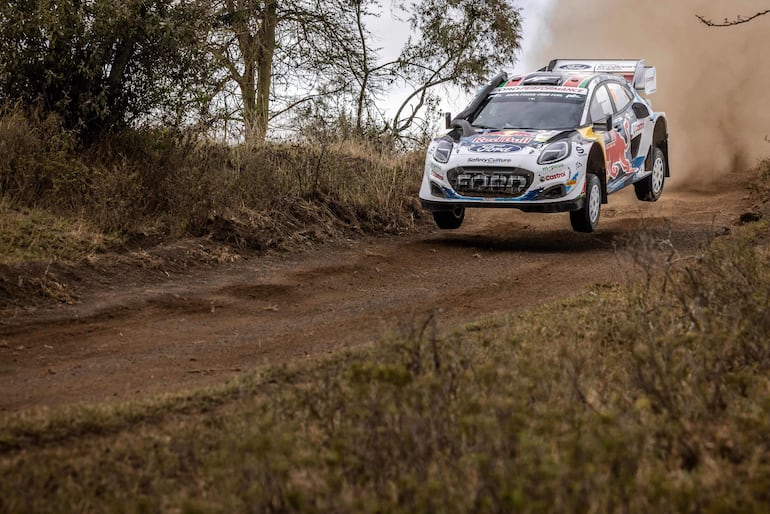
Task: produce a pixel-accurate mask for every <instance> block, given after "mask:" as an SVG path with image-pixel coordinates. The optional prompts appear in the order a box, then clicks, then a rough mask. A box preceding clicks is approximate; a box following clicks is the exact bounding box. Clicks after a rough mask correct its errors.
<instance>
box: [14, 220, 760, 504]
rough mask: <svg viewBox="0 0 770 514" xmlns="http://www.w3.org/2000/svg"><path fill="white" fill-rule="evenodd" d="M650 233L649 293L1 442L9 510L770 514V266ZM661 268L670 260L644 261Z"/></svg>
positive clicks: (348, 357) (565, 304) (46, 422)
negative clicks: (688, 250) (681, 250)
mask: <svg viewBox="0 0 770 514" xmlns="http://www.w3.org/2000/svg"><path fill="white" fill-rule="evenodd" d="M766 232H767V225H766V224H764V223H756V224H752V225H751V226H749V227H746V228H744V229H742V230H741V231H740V234H739V235H738V236H736V237H731V238H721V239H719V240H717V241H715V242H714V243H713V244H712V246H711V247H710V248H709V249H707V250H706V251H705V252H704V253H703V254H701V255H696V256H681V255H678V254H677V253H676V251H675V249H673V248H671V246H670V244H669V243H668V242H667V241H666V240H665V239H664V240H656V239H652V238H649V237H643V238H640V240H639V241H637V242H636V243H635V244H634V246H633V249H632V250H633V251H632V252H629V255H633V256H635V257H636V258H637V259H638V261H639V263H640V265H639V266H638V267H637V268H636V275H635V276H637V277H640V278H641V280H639V281H638V282H636V283H635V284H634V285H631V286H629V287H620V286H615V287H607V286H603V287H598V286H597V287H596V288H594V289H593V290H592V291H590V292H589V293H588V294H586V295H583V296H580V297H576V298H573V299H569V300H564V301H559V302H556V303H552V304H549V305H545V306H542V307H540V308H537V309H534V310H532V311H529V312H525V313H521V314H516V315H508V316H504V317H500V318H493V319H487V320H481V321H479V322H478V323H474V324H471V325H468V326H467V327H465V328H464V329H463V330H460V331H458V332H456V333H454V334H447V335H443V334H441V333H440V332H439V330H438V327H437V323H436V319H435V318H434V317H432V316H431V317H428V318H427V319H424V320H416V321H412V322H408V323H404V325H403V327H402V328H401V329H400V330H398V331H397V335H394V336H393V337H392V338H391V339H389V340H387V341H384V342H383V344H381V345H380V346H378V347H376V348H373V349H370V350H368V351H358V352H355V353H347V354H342V355H336V356H334V357H332V358H331V359H329V360H327V361H324V362H321V363H318V364H315V365H304V366H302V367H298V368H292V369H286V368H279V369H273V370H268V371H265V372H264V373H263V374H262V375H260V376H255V377H248V376H245V377H244V378H243V379H242V380H241V381H239V382H237V383H233V384H231V385H229V386H227V387H223V388H220V389H218V390H209V391H207V392H201V393H195V394H192V395H190V396H186V397H176V398H165V399H159V400H158V401H156V402H151V403H147V404H132V405H127V406H124V407H120V408H110V409H107V408H95V409H82V408H81V409H77V410H70V411H59V412H54V413H46V412H43V413H38V414H35V415H29V416H26V417H23V418H16V419H7V420H5V421H4V423H3V426H2V428H1V429H0V434H2V435H1V436H0V441H2V448H3V449H2V456H1V457H0V510H2V511H4V512H17V511H46V512H71V511H73V510H78V511H85V512H156V511H173V512H189V513H193V512H383V511H387V512H514V511H515V512H543V511H548V512H570V513H572V512H765V511H766V509H767V505H768V502H770V438H768V434H770V402H768V400H767V399H768V397H770V350H768V347H767V344H766V337H767V334H768V333H770V315H769V314H768V306H769V304H770V266H769V265H768V264H770V263H769V262H768V252H767V251H766V249H764V248H763V247H761V246H756V244H757V242H758V241H760V240H761V238H762V237H763V236H764V234H765V233H766ZM650 262H655V263H658V264H657V265H656V266H650V265H649V263H650Z"/></svg>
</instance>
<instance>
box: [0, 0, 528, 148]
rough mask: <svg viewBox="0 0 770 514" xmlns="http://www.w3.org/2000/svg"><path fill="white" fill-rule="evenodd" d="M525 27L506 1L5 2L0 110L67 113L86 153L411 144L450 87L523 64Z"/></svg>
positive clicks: (0, 22)
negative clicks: (163, 143)
mask: <svg viewBox="0 0 770 514" xmlns="http://www.w3.org/2000/svg"><path fill="white" fill-rule="evenodd" d="M383 10H389V11H390V12H391V13H392V14H393V15H394V16H398V17H400V18H401V19H403V20H404V21H405V23H406V25H408V29H409V37H408V39H407V41H406V43H405V45H404V47H403V49H402V51H401V53H400V54H399V55H398V56H397V57H395V58H393V59H391V60H389V61H388V60H385V59H382V58H381V56H380V50H381V49H379V48H378V47H377V45H376V42H375V37H374V36H373V35H372V33H371V32H370V30H369V28H368V25H369V23H370V22H371V21H372V20H374V18H375V17H376V16H379V15H382V13H383ZM520 21H521V20H520V13H519V10H518V9H517V8H515V7H513V6H512V5H511V4H510V3H509V2H508V1H506V0H415V1H404V2H401V3H391V4H390V5H387V6H383V5H381V4H380V3H379V2H378V1H377V0H327V1H324V0H184V1H180V0H127V1H125V2H115V1H113V0H62V1H57V0H7V1H6V2H3V3H2V5H0V105H5V106H14V107H17V108H18V107H22V108H25V109H37V110H40V111H42V112H43V113H45V114H55V115H57V116H60V118H61V120H62V123H63V125H64V126H65V127H66V129H67V130H70V131H72V133H73V134H75V135H76V136H77V138H78V140H79V141H81V142H82V143H85V144H88V143H89V142H92V141H95V140H97V139H98V138H100V137H101V136H103V135H104V134H105V133H108V132H113V131H116V130H120V129H123V128H128V127H138V126H145V125H152V126H163V127H181V126H192V125H197V126H199V127H202V128H203V129H204V130H206V131H208V132H209V133H210V134H212V135H218V136H221V137H225V138H226V139H228V140H230V141H238V140H242V139H243V138H248V139H257V140H261V139H264V138H266V137H268V138H272V137H275V136H276V135H280V136H286V135H291V134H292V133H293V132H295V131H296V130H297V129H298V128H301V127H303V126H305V127H310V128H312V127H313V126H314V125H317V124H320V125H325V126H329V125H331V126H334V127H345V130H347V131H348V132H349V134H350V135H352V136H356V137H375V138H381V137H384V136H386V137H388V138H392V139H395V140H402V139H403V140H407V139H408V138H409V137H413V136H414V135H415V134H419V133H421V132H424V131H426V130H428V129H429V126H430V124H431V116H430V115H429V112H430V110H431V109H432V108H435V107H436V106H437V105H438V98H439V94H440V93H439V91H440V88H441V86H446V85H450V84H451V85H453V86H459V87H461V88H464V89H466V90H471V89H473V88H475V87H477V86H478V85H479V84H480V83H481V82H483V80H484V79H485V78H486V77H487V76H489V75H492V74H494V73H496V72H497V71H499V69H501V68H506V67H508V68H509V67H511V66H512V65H513V64H514V62H515V57H516V51H517V49H518V48H519V37H520V31H521V28H520V27H521V24H520ZM393 91H398V92H399V95H400V98H397V99H396V100H397V102H396V103H397V106H395V107H394V106H393V105H392V104H393V103H394V100H393Z"/></svg>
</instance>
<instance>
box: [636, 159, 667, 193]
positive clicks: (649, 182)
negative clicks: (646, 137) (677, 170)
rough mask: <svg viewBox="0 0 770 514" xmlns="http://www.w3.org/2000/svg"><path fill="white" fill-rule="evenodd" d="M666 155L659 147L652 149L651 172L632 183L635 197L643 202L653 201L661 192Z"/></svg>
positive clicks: (664, 174)
mask: <svg viewBox="0 0 770 514" xmlns="http://www.w3.org/2000/svg"><path fill="white" fill-rule="evenodd" d="M667 167H668V164H667V163H666V155H665V154H664V153H663V150H661V149H660V148H654V149H653V150H652V173H650V174H649V175H648V176H647V177H645V178H643V179H642V180H640V181H639V182H636V183H635V184H634V191H635V192H636V197H637V198H638V199H639V200H641V201H643V202H655V201H657V200H658V198H660V194H661V193H662V192H663V183H664V182H665V181H666V169H667Z"/></svg>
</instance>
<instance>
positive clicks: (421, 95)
mask: <svg viewBox="0 0 770 514" xmlns="http://www.w3.org/2000/svg"><path fill="white" fill-rule="evenodd" d="M409 12H410V18H409V21H410V25H411V29H412V32H413V34H414V35H413V36H411V37H410V38H409V40H408V41H407V43H406V45H405V46H404V49H403V51H402V52H401V55H400V57H399V59H398V60H397V61H396V62H394V63H393V66H392V72H391V78H392V80H393V81H396V82H397V81H401V82H402V83H404V84H407V85H410V86H411V88H412V91H411V93H409V94H408V96H407V97H406V98H405V99H404V100H403V102H402V103H401V105H400V106H399V108H398V110H397V112H396V114H395V115H394V117H393V118H392V120H390V121H389V122H388V123H387V129H388V130H389V131H390V132H391V133H392V134H394V135H399V134H401V133H402V132H404V131H405V130H407V129H409V128H410V127H411V126H412V124H413V123H414V121H415V119H416V117H417V115H418V114H419V112H420V110H421V109H422V108H423V107H425V106H426V105H428V104H429V102H430V100H431V95H430V92H431V90H433V89H434V88H436V87H437V86H441V85H443V84H449V83H451V84H452V85H455V86H459V87H461V88H463V89H465V90H466V91H469V90H471V89H472V88H473V87H477V86H478V84H479V83H481V82H482V81H484V80H485V79H487V78H488V76H489V75H493V74H496V72H497V71H498V70H499V69H500V68H502V67H507V66H511V65H513V63H514V62H515V61H516V51H517V50H518V49H519V41H520V37H521V16H520V12H519V10H518V9H517V8H514V7H512V6H511V4H510V3H509V2H508V1H506V0H422V1H420V2H418V3H415V4H413V5H412V6H411V8H409Z"/></svg>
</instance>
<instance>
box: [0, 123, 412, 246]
mask: <svg viewBox="0 0 770 514" xmlns="http://www.w3.org/2000/svg"><path fill="white" fill-rule="evenodd" d="M0 153H3V154H4V155H6V156H7V158H6V159H5V161H4V162H3V163H2V164H0V197H2V198H5V201H7V202H10V204H11V205H12V206H16V207H34V208H41V209H48V210H50V211H52V212H53V213H57V214H61V215H66V216H82V217H84V218H85V221H86V222H87V223H88V224H90V225H93V226H95V227H98V228H99V229H101V230H102V231H105V232H107V233H110V234H117V235H120V236H121V237H124V238H131V237H132V236H133V235H134V234H145V233H152V234H160V235H164V236H166V237H172V238H177V237H183V236H186V235H204V234H207V233H209V231H210V230H211V227H212V225H215V226H217V227H220V229H221V227H222V226H228V227H233V226H239V227H243V228H242V229H239V230H240V232H248V231H249V230H253V231H260V230H268V229H267V228H266V227H269V231H270V232H271V233H270V235H269V236H266V237H265V238H263V239H268V240H270V241H277V240H280V239H281V238H284V237H287V236H288V235H289V234H290V233H292V232H294V231H298V230H302V229H303V227H308V226H312V225H314V224H318V223H322V224H326V225H327V226H333V227H336V228H335V230H357V231H372V232H378V233H379V232H382V231H397V230H403V229H406V228H409V227H411V226H412V225H413V223H414V219H413V218H414V215H415V212H416V209H415V202H414V201H413V200H412V199H411V197H412V196H413V195H414V192H415V191H416V190H417V188H418V187H419V178H420V173H419V170H420V167H421V158H420V156H419V155H417V154H397V153H393V152H389V153H384V152H383V151H382V150H375V149H374V148H373V147H372V146H368V145H366V144H365V143H358V142H355V141H344V142H336V143H334V145H333V146H332V145H331V144H329V145H326V146H323V145H313V146H310V145H296V144H290V143H250V144H242V145H237V146H229V145H224V144H221V143H216V142H212V141H211V140H209V139H207V138H205V137H204V136H202V135H201V134H198V133H194V132H184V131H170V130H161V129H143V130H127V131H124V132H121V133H118V134H111V135H107V136H105V137H103V138H102V139H101V140H99V142H98V143H96V144H94V145H92V146H89V147H87V148H84V149H79V148H77V147H76V145H75V142H74V139H73V138H72V137H71V136H70V134H69V133H68V132H67V131H66V130H64V129H62V127H61V124H60V123H59V120H58V119H57V118H55V117H48V118H45V119H40V118H35V117H34V116H30V115H25V114H24V113H22V112H21V111H19V110H16V109H9V110H6V112H5V114H4V115H3V116H2V117H0ZM266 219H267V220H269V221H267V222H266V221H265V220H266ZM255 223H256V225H255ZM228 237H230V236H223V239H228ZM230 239H233V240H234V241H235V240H237V241H241V242H243V241H244V239H243V238H242V237H230ZM257 239H259V238H257ZM247 244H249V243H247ZM257 246H260V245H257Z"/></svg>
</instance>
